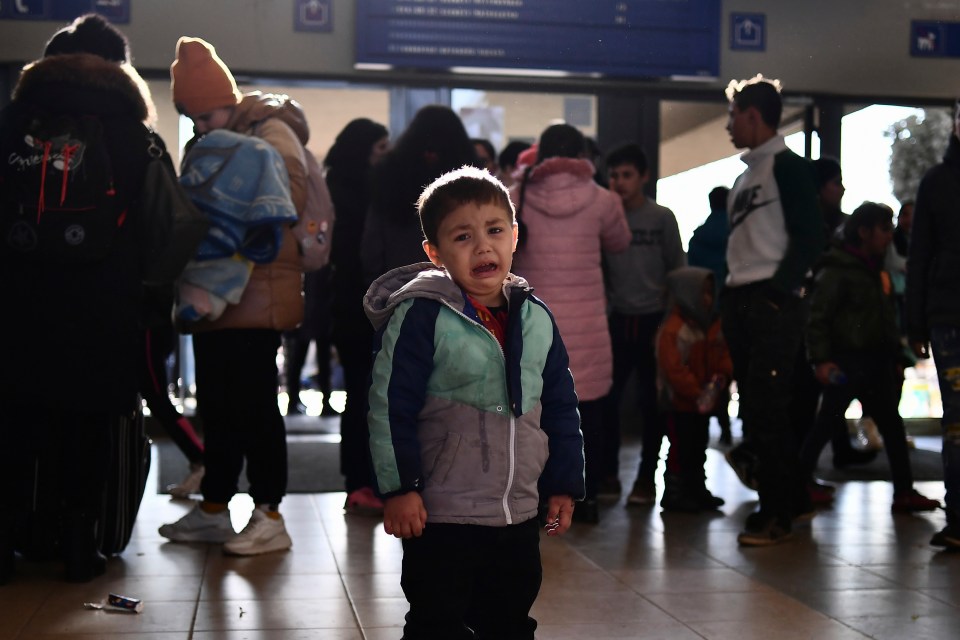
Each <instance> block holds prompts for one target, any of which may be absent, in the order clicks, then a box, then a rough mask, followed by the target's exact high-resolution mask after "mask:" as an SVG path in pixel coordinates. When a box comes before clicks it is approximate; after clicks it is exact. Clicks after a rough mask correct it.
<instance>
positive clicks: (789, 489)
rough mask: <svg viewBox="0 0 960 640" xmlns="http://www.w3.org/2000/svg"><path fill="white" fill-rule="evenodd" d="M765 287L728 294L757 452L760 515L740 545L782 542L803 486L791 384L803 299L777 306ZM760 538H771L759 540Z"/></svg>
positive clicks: (736, 360) (725, 304)
mask: <svg viewBox="0 0 960 640" xmlns="http://www.w3.org/2000/svg"><path fill="white" fill-rule="evenodd" d="M762 286H764V285H763V284H758V285H748V286H745V287H738V288H735V289H728V290H727V291H725V294H724V296H723V297H722V299H721V307H722V309H723V329H724V335H725V337H726V338H727V343H728V345H729V347H730V353H731V357H732V358H733V365H734V376H735V377H736V378H737V383H738V387H739V389H740V392H741V393H740V403H741V404H740V409H741V411H740V415H741V417H742V418H743V424H744V430H745V432H746V433H747V434H748V437H749V438H750V441H751V443H752V444H753V446H754V449H755V451H756V453H757V462H758V464H757V480H758V484H759V486H758V494H759V497H760V511H759V513H757V514H754V515H753V516H751V517H750V518H748V521H747V530H746V531H745V532H744V534H741V536H740V542H741V544H751V545H752V544H772V543H775V542H777V541H779V540H781V539H784V538H785V537H786V535H787V534H789V532H790V530H791V522H792V519H793V516H794V514H795V511H796V509H797V508H798V505H797V501H798V500H799V496H800V494H801V492H802V482H801V481H800V478H799V475H798V473H797V456H798V453H797V443H796V437H795V434H794V430H793V423H792V421H791V418H790V402H791V385H792V380H793V367H794V366H795V363H796V355H797V350H798V349H799V348H800V344H801V342H802V339H803V334H802V328H803V321H804V316H803V313H802V309H801V305H800V300H799V299H796V298H793V297H790V296H787V297H785V299H784V300H783V301H782V302H781V303H780V305H778V306H776V307H775V306H774V305H772V304H771V303H770V302H769V301H768V300H766V298H765V297H764V296H763V295H762V292H761V289H760V287H762ZM761 533H770V534H771V535H770V536H769V537H768V539H763V540H761V537H763V536H761V535H760V534H761Z"/></svg>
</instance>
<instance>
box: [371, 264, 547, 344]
mask: <svg viewBox="0 0 960 640" xmlns="http://www.w3.org/2000/svg"><path fill="white" fill-rule="evenodd" d="M515 287H519V288H524V289H529V285H528V284H527V281H526V280H524V279H523V278H521V277H520V276H516V275H513V274H512V273H511V274H508V275H507V277H506V279H505V280H504V281H503V288H504V292H505V293H507V292H508V290H509V289H512V288H515ZM409 298H429V299H431V300H436V301H437V302H440V303H441V304H446V305H449V306H451V307H453V308H454V309H456V310H457V311H459V312H461V313H465V310H466V308H467V301H466V294H464V293H463V291H462V290H461V289H460V287H458V286H457V284H456V283H455V282H454V281H453V280H451V279H450V277H449V276H448V275H447V272H446V271H444V270H443V269H438V268H437V267H436V266H434V265H433V263H431V262H418V263H417V264H411V265H407V266H405V267H398V268H396V269H393V270H391V271H388V272H386V273H385V274H383V275H382V276H380V277H379V278H377V279H376V280H374V281H373V284H371V285H370V288H369V289H367V294H366V295H365V296H364V297H363V310H364V311H365V312H366V314H367V317H368V318H369V319H370V322H371V323H373V328H374V329H379V328H380V327H382V326H383V325H384V324H386V322H387V320H389V319H390V316H391V314H393V310H394V309H395V308H396V307H397V305H399V304H400V303H401V302H403V301H404V300H407V299H409ZM507 299H508V300H509V299H510V296H509V293H508V294H507Z"/></svg>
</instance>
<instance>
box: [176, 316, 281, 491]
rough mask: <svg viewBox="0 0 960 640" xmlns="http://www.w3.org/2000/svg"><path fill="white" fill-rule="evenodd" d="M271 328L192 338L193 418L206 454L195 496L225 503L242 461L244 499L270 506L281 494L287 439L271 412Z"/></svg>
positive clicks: (275, 342)
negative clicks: (200, 423)
mask: <svg viewBox="0 0 960 640" xmlns="http://www.w3.org/2000/svg"><path fill="white" fill-rule="evenodd" d="M279 347H280V333H279V332H277V331H273V330H270V329H222V330H218V331H205V332H201V333H197V334H194V336H193V351H194V356H195V358H196V370H197V413H198V415H199V416H200V418H201V419H202V420H203V426H204V438H205V451H204V464H205V465H206V474H205V475H204V476H203V482H202V484H201V487H200V488H201V491H202V493H203V497H204V499H205V500H207V501H209V502H218V503H227V502H230V499H231V498H232V497H233V496H234V495H235V494H236V493H237V479H238V478H239V477H240V471H241V469H242V468H243V462H244V459H246V462H247V480H248V481H249V482H250V497H251V498H253V501H254V503H255V504H269V505H277V504H279V503H280V500H281V499H282V498H283V496H284V494H285V493H286V489H287V439H286V431H285V428H284V424H283V417H282V416H281V415H280V409H279V408H278V407H277V349H278V348H279Z"/></svg>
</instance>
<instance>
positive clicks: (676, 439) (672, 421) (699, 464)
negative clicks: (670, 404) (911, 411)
mask: <svg viewBox="0 0 960 640" xmlns="http://www.w3.org/2000/svg"><path fill="white" fill-rule="evenodd" d="M708 421H709V417H707V416H701V415H698V414H695V413H690V412H684V411H672V412H671V413H670V414H668V415H667V418H666V423H667V439H668V440H669V441H670V450H669V452H668V453H667V464H666V473H665V474H664V479H663V484H664V487H663V499H662V500H661V501H660V506H661V507H663V509H664V510H665V511H685V512H695V511H699V510H700V509H701V507H700V501H699V499H698V498H699V497H700V494H701V493H702V490H703V489H704V481H703V477H704V476H703V462H704V451H703V450H700V452H699V453H698V452H697V449H698V447H700V446H702V447H703V448H704V449H705V448H706V442H703V443H702V444H701V440H702V439H703V438H702V436H703V434H701V431H706V429H705V428H703V427H704V424H709V422H708Z"/></svg>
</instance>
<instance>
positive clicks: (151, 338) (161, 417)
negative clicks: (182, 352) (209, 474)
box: [140, 325, 203, 465]
mask: <svg viewBox="0 0 960 640" xmlns="http://www.w3.org/2000/svg"><path fill="white" fill-rule="evenodd" d="M143 339H144V345H143V348H144V353H145V355H146V357H145V358H144V360H143V366H142V368H141V371H140V393H141V394H142V395H143V399H144V400H146V402H147V406H148V407H150V415H151V416H153V417H154V418H155V419H156V420H157V422H159V423H160V426H161V427H162V428H163V430H164V432H165V433H166V434H167V435H168V436H170V439H171V440H173V443H174V444H175V445H177V448H178V449H180V451H181V453H183V455H184V456H186V458H187V460H189V461H190V464H191V465H202V464H203V442H202V441H201V440H200V436H198V435H197V432H196V430H195V429H194V428H193V425H192V424H190V421H189V420H188V419H187V418H186V416H183V415H181V414H180V412H179V411H177V409H176V407H174V406H173V403H172V402H170V396H169V394H168V393H167V358H168V357H169V356H170V353H171V352H172V351H173V344H174V341H175V340H176V334H175V333H174V331H173V326H172V325H165V326H162V327H155V328H152V329H147V330H146V331H145V332H144V337H143Z"/></svg>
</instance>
